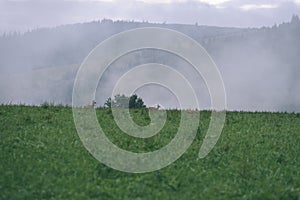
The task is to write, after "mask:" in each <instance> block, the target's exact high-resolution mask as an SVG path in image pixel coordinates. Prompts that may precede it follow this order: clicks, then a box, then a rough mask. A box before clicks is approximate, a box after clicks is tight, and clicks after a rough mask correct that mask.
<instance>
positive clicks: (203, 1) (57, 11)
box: [0, 0, 300, 32]
mask: <svg viewBox="0 0 300 200" xmlns="http://www.w3.org/2000/svg"><path fill="white" fill-rule="evenodd" d="M293 14H298V15H300V0H165V1H159V0H131V1H129V0H128V1H125V0H67V1H63V0H52V1H50V0H11V1H7V0H0V32H4V31H6V32H7V31H14V30H17V31H26V30H29V29H35V28H38V27H49V26H50V27H52V26H57V25H62V24H70V23H80V22H88V21H93V20H101V19H103V18H110V19H114V20H118V19H121V20H135V21H143V20H145V21H149V22H159V23H162V22H167V23H186V24H194V23H196V22H197V23H198V24H201V25H213V26H231V27H261V26H271V25H273V24H275V23H282V22H286V21H289V20H290V18H291V16H292V15H293Z"/></svg>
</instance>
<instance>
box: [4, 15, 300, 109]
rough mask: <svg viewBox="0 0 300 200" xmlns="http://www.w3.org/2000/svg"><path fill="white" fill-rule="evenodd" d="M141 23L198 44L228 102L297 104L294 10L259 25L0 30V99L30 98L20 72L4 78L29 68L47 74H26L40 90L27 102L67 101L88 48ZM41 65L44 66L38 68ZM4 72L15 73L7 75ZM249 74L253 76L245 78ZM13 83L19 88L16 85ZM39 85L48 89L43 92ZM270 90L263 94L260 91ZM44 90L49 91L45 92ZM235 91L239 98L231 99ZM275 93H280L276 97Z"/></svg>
mask: <svg viewBox="0 0 300 200" xmlns="http://www.w3.org/2000/svg"><path fill="white" fill-rule="evenodd" d="M141 27H162V28H169V29H173V30H176V31H179V32H182V33H184V34H186V35H188V36H190V37H192V38H193V39H195V40H196V41H198V42H199V43H200V44H201V45H203V47H204V48H205V49H206V50H207V51H208V53H209V54H210V55H211V57H212V58H213V60H214V61H215V62H216V64H217V65H218V67H219V69H220V71H221V73H222V76H223V78H224V82H225V86H226V88H227V92H228V94H229V95H228V98H229V105H231V107H232V108H235V107H238V108H239V107H242V106H241V105H243V103H244V102H249V103H250V104H251V106H248V108H249V109H251V108H252V107H253V108H254V107H255V105H257V104H259V105H262V109H275V110H278V109H279V110H297V109H299V110H300V103H299V102H300V97H299V95H296V94H297V93H300V92H299V91H300V80H299V77H300V59H299V55H300V45H299V44H300V20H299V17H298V16H296V15H294V16H293V17H292V19H291V21H290V22H288V23H281V24H278V25H277V24H274V26H272V27H261V28H229V27H211V26H201V25H198V24H194V25H184V24H153V23H148V22H128V21H112V20H109V19H103V20H101V21H94V22H90V23H81V24H73V25H64V26H58V27H55V28H39V29H36V30H32V31H28V32H26V33H22V34H19V33H9V34H3V35H2V36H0V76H2V77H1V79H2V81H3V82H5V83H3V84H2V87H0V96H1V99H0V101H2V102H8V101H10V100H11V99H20V101H22V100H24V101H26V102H30V101H31V100H29V99H30V98H31V97H27V96H26V94H25V93H24V94H22V89H20V88H25V85H26V84H29V83H27V82H26V81H25V80H24V79H22V78H21V79H19V80H18V81H19V82H20V83H19V85H17V86H16V85H13V86H11V85H12V84H10V83H11V82H12V81H13V79H15V78H17V77H18V75H19V74H27V75H28V74H31V75H32V76H33V77H48V79H49V81H48V82H47V83H43V84H40V83H39V82H38V81H34V80H37V79H38V78H31V82H30V87H31V88H34V90H35V91H41V92H40V93H39V94H42V96H41V97H38V98H37V99H36V100H33V101H32V102H33V103H36V102H39V101H41V100H45V99H49V98H50V97H51V98H53V99H58V100H59V101H61V102H66V103H70V101H71V95H70V93H71V91H72V89H71V88H72V83H73V80H74V78H75V75H76V70H77V69H78V67H79V65H80V63H81V62H82V61H83V59H84V58H85V57H86V56H87V55H88V53H89V52H90V51H91V50H92V49H93V48H94V47H95V46H96V45H97V44H99V43H100V42H101V41H103V40H104V39H107V38H109V37H110V36H112V35H113V34H116V33H119V32H122V31H125V30H129V29H133V28H141ZM150 54H151V55H157V56H156V57H155V56H154V57H155V58H154V59H152V60H151V61H160V62H163V63H168V60H170V59H171V57H170V56H164V57H162V56H160V54H153V53H149V54H147V52H146V53H145V55H148V56H149V55H150ZM146 58H147V56H146ZM145 61H148V60H147V59H145ZM58 68H61V69H65V70H66V71H67V72H66V73H61V72H59V74H60V75H59V77H57V76H56V77H55V76H52V77H51V78H49V77H50V76H51V73H52V72H53V74H56V73H58V72H55V69H58ZM44 69H47V70H48V71H41V70H44ZM51 69H53V71H51ZM49 70H50V71H49ZM41 74H42V75H41ZM53 74H52V75H53ZM6 75H9V76H15V77H13V78H12V77H9V78H7V77H6ZM31 75H30V76H31ZM250 76H251V77H252V78H253V77H254V78H253V79H250V78H249V79H247V77H250ZM274 80H276V82H274ZM62 85H63V86H62ZM3 86H5V87H3ZM17 88H19V89H20V90H21V91H17ZM58 88H59V89H58ZM45 89H46V90H48V91H52V92H50V93H46V92H44V94H43V91H44V90H45ZM270 90H271V94H270V93H268V97H267V96H265V93H266V91H268V92H269V91H270ZM13 91H15V94H14V92H13ZM53 91H55V93H54V92H53ZM66 93H67V94H68V95H66ZM50 94H51V95H55V97H53V96H49V95H50ZM237 94H238V95H237ZM14 95H17V96H14ZM22 95H23V96H22ZM47 95H48V96H47ZM236 96H242V98H240V99H238V100H237V99H236ZM280 96H284V98H283V97H282V99H281V98H280ZM287 96H288V97H289V98H288V100H286V97H287ZM106 97H107V96H106ZM106 97H105V98H106ZM274 99H276V100H277V101H278V103H276V105H271V103H270V102H271V101H272V100H274ZM104 100H105V99H103V102H104ZM252 104H253V105H252ZM264 105H265V107H264ZM269 105H271V107H268V106H269Z"/></svg>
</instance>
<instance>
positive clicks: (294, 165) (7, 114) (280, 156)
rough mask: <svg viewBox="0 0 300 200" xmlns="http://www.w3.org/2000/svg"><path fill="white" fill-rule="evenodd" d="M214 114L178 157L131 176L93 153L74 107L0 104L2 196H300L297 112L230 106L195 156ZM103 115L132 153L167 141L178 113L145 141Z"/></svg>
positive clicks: (141, 120) (112, 136) (113, 134)
mask: <svg viewBox="0 0 300 200" xmlns="http://www.w3.org/2000/svg"><path fill="white" fill-rule="evenodd" d="M209 114H210V113H209V112H202V113H201V122H200V129H199V130H198V134H197V138H196V139H195V141H194V142H193V144H192V146H191V147H190V148H189V149H188V151H187V152H186V153H185V154H184V155H183V156H182V157H181V158H180V159H178V160H177V161H176V162H174V163H173V164H171V165H170V166H168V167H166V168H164V169H162V170H159V171H156V172H152V173H146V174H127V173H123V172H119V171H116V170H113V169H110V168H108V167H106V166H105V165H103V164H100V163H99V162H98V161H97V160H95V159H94V158H93V157H92V156H91V155H90V154H89V153H88V152H87V150H86V149H85V148H84V147H83V145H82V143H81V141H80V140H79V138H78V135H77V133H76V130H75V126H74V122H73V119H72V111H71V109H70V108H64V107H49V108H47V109H45V108H41V107H25V106H0V174H1V176H0V199H42V198H43V199H45V198H46V199H49V198H53V199H91V198H96V199H99V198H101V199H199V198H201V199H204V198H210V199H212V198H213V199H232V198H233V199H240V198H241V197H244V198H245V199H253V198H254V199H277V198H278V199H280V198H282V199H299V198H300V181H299V180H300V156H299V153H300V145H299V144H300V115H299V114H284V113H238V112H229V113H228V114H227V120H226V124H225V127H224V130H223V133H222V135H221V138H220V140H219V141H218V143H217V145H216V146H215V148H214V149H213V151H212V152H211V153H210V154H209V155H208V156H207V157H206V158H204V159H202V160H196V158H197V154H198V151H199V147H200V145H201V141H202V139H203V137H204V134H205V130H206V129H207V126H208V123H209ZM97 115H98V117H99V121H100V122H105V124H104V123H101V125H102V126H104V129H106V130H107V131H108V136H109V137H110V139H111V140H112V141H114V142H115V143H116V144H118V145H119V146H122V148H127V149H129V150H132V151H138V149H139V148H142V149H144V150H145V151H147V150H152V149H158V148H160V147H161V146H163V145H164V144H166V143H168V141H169V139H170V138H172V137H173V135H172V132H173V131H174V130H176V126H177V125H176V124H177V122H178V119H179V118H178V117H179V116H180V115H179V112H177V111H171V112H170V115H169V118H168V120H169V121H168V123H167V124H166V127H165V128H164V130H163V133H164V134H161V135H160V136H157V137H156V138H154V139H153V138H152V139H148V140H143V141H142V140H138V139H136V140H132V139H131V138H130V137H126V136H125V135H124V134H122V133H121V132H120V131H119V130H118V129H117V128H116V127H115V125H114V123H113V122H112V118H111V116H110V114H109V112H108V111H107V110H97ZM134 115H135V116H136V117H137V118H136V120H137V123H141V124H143V123H145V122H146V123H147V120H148V119H147V117H144V116H140V115H141V112H140V111H136V112H135V113H134ZM148 121H149V120H148ZM120 137H122V138H121V139H120Z"/></svg>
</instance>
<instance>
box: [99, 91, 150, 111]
mask: <svg viewBox="0 0 300 200" xmlns="http://www.w3.org/2000/svg"><path fill="white" fill-rule="evenodd" d="M104 106H105V107H109V108H110V107H111V106H113V107H118V108H129V109H132V108H134V109H138V108H146V105H145V104H144V101H143V99H142V98H140V97H138V96H137V95H136V94H133V95H131V96H130V97H127V96H125V95H116V96H115V97H114V99H111V98H110V97H109V98H108V99H107V100H106V101H105V103H104Z"/></svg>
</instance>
